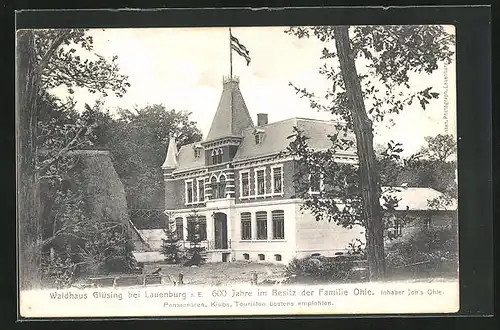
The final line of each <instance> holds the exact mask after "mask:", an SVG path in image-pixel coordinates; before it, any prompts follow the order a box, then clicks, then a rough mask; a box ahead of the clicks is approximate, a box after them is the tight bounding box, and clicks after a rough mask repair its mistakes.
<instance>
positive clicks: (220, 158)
mask: <svg viewBox="0 0 500 330" xmlns="http://www.w3.org/2000/svg"><path fill="white" fill-rule="evenodd" d="M222 154H224V150H223V149H222V148H219V150H218V152H217V164H220V163H222Z"/></svg>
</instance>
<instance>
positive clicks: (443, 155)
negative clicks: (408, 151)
mask: <svg viewBox="0 0 500 330" xmlns="http://www.w3.org/2000/svg"><path fill="white" fill-rule="evenodd" d="M425 142H427V147H424V148H423V149H422V151H421V152H422V154H424V155H426V156H427V157H429V159H431V160H437V161H440V162H446V161H448V159H449V158H450V156H452V155H454V154H455V153H456V152H457V142H456V140H455V138H454V137H453V135H451V134H438V135H436V136H426V137H425Z"/></svg>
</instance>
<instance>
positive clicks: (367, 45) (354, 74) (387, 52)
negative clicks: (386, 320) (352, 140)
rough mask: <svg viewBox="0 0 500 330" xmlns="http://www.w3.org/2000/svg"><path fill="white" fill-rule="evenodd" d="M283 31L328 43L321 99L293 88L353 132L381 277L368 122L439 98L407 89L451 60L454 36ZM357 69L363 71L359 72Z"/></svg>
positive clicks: (402, 29) (374, 30)
mask: <svg viewBox="0 0 500 330" xmlns="http://www.w3.org/2000/svg"><path fill="white" fill-rule="evenodd" d="M350 30H351V31H350ZM286 32H287V33H289V34H293V35H295V36H297V37H298V38H304V37H309V36H310V35H311V34H312V35H314V36H315V37H317V38H318V39H319V40H320V41H322V42H324V43H325V44H326V45H330V44H329V43H331V42H332V43H333V44H334V47H335V49H336V52H333V51H332V50H331V49H329V48H327V47H325V48H324V49H323V52H322V56H321V59H324V60H327V61H334V60H335V61H336V63H335V65H334V66H330V67H328V66H327V65H326V63H325V64H324V65H323V66H322V67H321V68H320V74H322V75H324V76H325V77H326V78H327V79H328V80H330V81H331V86H332V87H331V88H330V89H329V90H328V91H327V92H326V94H325V96H324V97H323V98H318V97H316V96H315V95H314V93H311V92H309V91H308V90H307V89H301V88H297V87H295V86H294V87H295V89H296V91H297V93H298V94H299V95H301V96H302V97H307V98H309V99H310V103H311V107H312V108H316V109H319V110H326V111H328V112H331V113H332V114H334V115H335V116H337V117H339V118H341V119H342V120H343V121H344V122H346V128H348V129H350V130H353V131H354V134H355V137H356V150H357V155H358V159H359V168H358V173H357V175H358V179H359V187H358V191H357V194H358V195H359V196H360V200H359V201H360V204H359V205H358V206H359V207H360V209H361V214H362V223H363V225H364V227H365V228H366V240H367V256H368V263H369V268H370V278H371V279H381V278H383V277H384V276H385V256H384V244H383V222H382V218H381V211H380V209H381V205H380V194H381V192H380V182H379V180H380V179H379V176H378V173H377V172H376V164H375V153H374V150H373V121H374V120H375V121H379V120H383V119H384V117H385V116H386V115H387V114H389V113H400V112H401V111H403V110H404V108H405V107H407V106H410V105H411V104H412V102H414V100H415V99H417V100H418V101H419V103H420V105H421V107H422V108H424V109H425V107H426V105H427V104H429V101H430V100H431V99H435V98H438V97H439V94H438V93H436V92H433V91H432V87H427V88H425V89H423V90H421V91H415V90H412V89H411V86H410V76H411V74H420V73H432V72H434V71H435V70H436V69H437V68H438V63H440V62H443V61H444V62H450V60H451V57H452V55H453V50H452V48H453V45H454V37H453V36H452V35H450V34H448V33H446V32H445V31H444V29H443V27H442V26H359V27H358V26H357V27H348V26H320V27H291V28H290V29H288V30H287V31H286ZM331 46H333V45H331ZM329 47H330V46H329ZM361 67H363V69H364V70H362V71H361V74H358V68H361ZM292 86H293V85H292ZM325 101H326V102H328V103H327V104H326V105H325V104H324V103H325ZM354 200H357V199H353V201H354ZM319 202H320V201H316V203H319ZM330 205H332V204H330ZM330 212H333V213H339V214H341V215H344V216H346V219H347V220H348V219H349V217H350V216H351V215H350V213H349V212H346V211H345V210H339V209H338V207H334V206H333V205H332V207H331V208H330ZM346 219H341V220H339V222H341V223H343V222H345V220H346Z"/></svg>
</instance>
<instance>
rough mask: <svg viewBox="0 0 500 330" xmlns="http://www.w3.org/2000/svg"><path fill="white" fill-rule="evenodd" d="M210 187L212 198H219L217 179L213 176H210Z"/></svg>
mask: <svg viewBox="0 0 500 330" xmlns="http://www.w3.org/2000/svg"><path fill="white" fill-rule="evenodd" d="M210 188H211V189H212V199H217V198H219V195H218V193H219V191H218V187H217V179H216V178H215V177H212V180H210Z"/></svg>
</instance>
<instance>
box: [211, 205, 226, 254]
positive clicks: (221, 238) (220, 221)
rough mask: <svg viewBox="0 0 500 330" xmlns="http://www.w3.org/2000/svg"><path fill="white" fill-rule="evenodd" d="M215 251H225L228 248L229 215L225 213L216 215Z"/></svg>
mask: <svg viewBox="0 0 500 330" xmlns="http://www.w3.org/2000/svg"><path fill="white" fill-rule="evenodd" d="M214 225H215V249H218V250H223V249H227V248H228V244H227V215H226V214H225V213H215V221H214Z"/></svg>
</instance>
